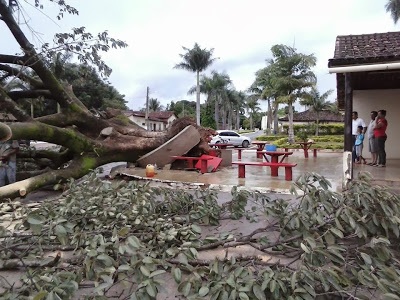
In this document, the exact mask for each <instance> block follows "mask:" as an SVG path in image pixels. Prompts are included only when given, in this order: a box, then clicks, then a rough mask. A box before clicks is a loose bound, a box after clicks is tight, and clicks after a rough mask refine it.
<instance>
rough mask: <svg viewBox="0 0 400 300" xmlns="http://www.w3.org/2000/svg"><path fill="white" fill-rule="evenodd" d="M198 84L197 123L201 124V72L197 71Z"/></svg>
mask: <svg viewBox="0 0 400 300" xmlns="http://www.w3.org/2000/svg"><path fill="white" fill-rule="evenodd" d="M196 75H197V85H196V124H197V125H198V126H200V123H201V122H200V72H199V71H197V73H196Z"/></svg>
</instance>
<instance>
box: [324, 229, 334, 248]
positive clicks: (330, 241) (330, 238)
mask: <svg viewBox="0 0 400 300" xmlns="http://www.w3.org/2000/svg"><path fill="white" fill-rule="evenodd" d="M325 241H326V243H327V244H328V245H334V244H335V237H334V236H333V234H332V233H330V232H329V231H328V232H327V233H326V234H325Z"/></svg>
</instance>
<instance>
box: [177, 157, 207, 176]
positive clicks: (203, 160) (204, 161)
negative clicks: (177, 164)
mask: <svg viewBox="0 0 400 300" xmlns="http://www.w3.org/2000/svg"><path fill="white" fill-rule="evenodd" d="M171 158H172V159H174V160H177V159H180V160H186V161H187V162H188V168H190V169H193V168H194V163H193V161H194V160H195V161H198V160H200V161H201V167H200V172H201V174H204V173H207V160H211V159H213V158H212V157H191V156H171Z"/></svg>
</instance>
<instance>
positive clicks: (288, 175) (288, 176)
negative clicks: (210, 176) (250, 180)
mask: <svg viewBox="0 0 400 300" xmlns="http://www.w3.org/2000/svg"><path fill="white" fill-rule="evenodd" d="M232 165H238V177H239V178H245V177H246V169H245V168H246V166H260V167H277V168H279V167H284V168H285V180H292V168H294V167H295V166H297V164H289V163H271V162H253V161H250V162H241V161H234V162H232ZM271 169H272V168H271ZM271 176H278V174H276V175H275V174H272V172H271Z"/></svg>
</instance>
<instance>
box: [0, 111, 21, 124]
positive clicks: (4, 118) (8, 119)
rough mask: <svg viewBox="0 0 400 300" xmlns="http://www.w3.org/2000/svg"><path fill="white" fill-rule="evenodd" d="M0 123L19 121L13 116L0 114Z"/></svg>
mask: <svg viewBox="0 0 400 300" xmlns="http://www.w3.org/2000/svg"><path fill="white" fill-rule="evenodd" d="M0 121H3V122H11V121H17V119H16V118H15V117H14V115H13V114H10V113H4V112H0Z"/></svg>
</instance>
